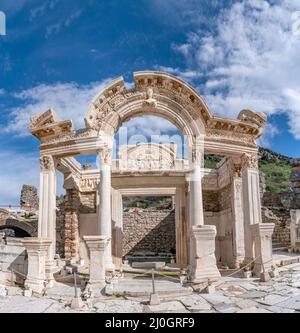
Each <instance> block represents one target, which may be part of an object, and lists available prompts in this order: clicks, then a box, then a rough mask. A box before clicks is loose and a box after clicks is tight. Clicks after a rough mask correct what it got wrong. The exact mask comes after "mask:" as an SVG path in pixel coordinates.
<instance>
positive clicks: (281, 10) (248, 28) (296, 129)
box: [172, 0, 300, 139]
mask: <svg viewBox="0 0 300 333" xmlns="http://www.w3.org/2000/svg"><path fill="white" fill-rule="evenodd" d="M299 8H300V4H299V3H298V5H297V3H296V1H291V0H278V1H276V4H273V5H272V4H271V3H270V2H268V1H262V0H259V1H258V0H251V1H246V0H244V1H240V2H236V3H235V4H233V5H232V6H231V7H230V8H229V9H225V10H223V11H222V12H220V14H219V16H218V17H217V19H216V29H215V31H214V33H211V34H210V33H207V32H204V31H203V30H200V29H199V30H197V29H195V31H193V32H191V33H189V34H188V36H187V41H186V42H185V43H183V44H179V45H173V46H172V47H173V49H175V50H176V51H177V52H179V53H181V54H182V55H183V56H184V57H185V60H186V69H185V70H184V72H195V73H203V75H204V77H205V80H203V81H201V83H198V90H199V92H200V93H201V94H202V95H204V97H205V98H206V100H207V102H208V105H209V106H210V107H211V109H212V111H213V112H214V113H217V114H222V115H227V116H231V117H235V116H236V115H237V114H238V112H239V111H240V110H241V109H243V108H251V109H254V110H255V111H261V112H265V113H266V114H267V115H273V114H277V113H279V112H285V113H286V114H287V116H288V118H289V126H290V129H291V132H292V134H293V135H294V136H295V138H297V139H300V103H299V102H300V80H299V77H300V61H299V54H300V38H299V36H297V35H296V34H294V33H293V31H292V27H293V24H294V21H293V19H292V15H293V13H294V12H295V11H296V10H299ZM178 71H179V70H178ZM192 80H193V78H192ZM194 82H196V80H195V81H194Z"/></svg>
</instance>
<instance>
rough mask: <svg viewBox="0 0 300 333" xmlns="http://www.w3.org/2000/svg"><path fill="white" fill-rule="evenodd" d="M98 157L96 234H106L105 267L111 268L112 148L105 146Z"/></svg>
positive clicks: (112, 265)
mask: <svg viewBox="0 0 300 333" xmlns="http://www.w3.org/2000/svg"><path fill="white" fill-rule="evenodd" d="M99 158H100V185H99V212H98V235H100V236H106V237H107V240H108V244H107V246H106V248H105V252H104V257H105V267H106V269H107V270H113V269H114V264H113V261H112V243H111V158H112V149H110V148H105V149H103V150H101V152H100V153H99Z"/></svg>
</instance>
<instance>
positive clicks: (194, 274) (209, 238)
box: [189, 145, 220, 284]
mask: <svg viewBox="0 0 300 333" xmlns="http://www.w3.org/2000/svg"><path fill="white" fill-rule="evenodd" d="M201 148H202V147H201V146H200V147H199V146H196V145H195V146H194V147H193V150H192V169H191V171H190V196H189V198H190V251H189V252H190V272H189V280H190V281H191V282H192V283H195V284H196V283H200V282H202V281H205V280H207V278H215V277H219V276H220V273H219V271H218V268H217V264H216V257H215V238H216V227H215V226H211V225H204V216H203V200H202V177H203V172H202V165H203V149H201Z"/></svg>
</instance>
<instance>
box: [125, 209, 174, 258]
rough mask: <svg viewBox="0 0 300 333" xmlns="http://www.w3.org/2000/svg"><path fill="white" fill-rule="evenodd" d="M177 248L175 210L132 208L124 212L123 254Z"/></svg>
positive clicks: (156, 251)
mask: <svg viewBox="0 0 300 333" xmlns="http://www.w3.org/2000/svg"><path fill="white" fill-rule="evenodd" d="M175 249H176V236H175V211H174V210H170V209H164V210H158V209H153V208H145V209H142V208H130V209H128V210H127V211H124V213H123V255H128V254H133V253H134V252H137V251H149V252H155V253H158V252H162V253H170V252H174V251H175Z"/></svg>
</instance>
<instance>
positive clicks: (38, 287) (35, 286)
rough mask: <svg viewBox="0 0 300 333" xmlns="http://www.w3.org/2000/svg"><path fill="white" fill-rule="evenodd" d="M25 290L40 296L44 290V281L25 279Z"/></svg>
mask: <svg viewBox="0 0 300 333" xmlns="http://www.w3.org/2000/svg"><path fill="white" fill-rule="evenodd" d="M24 286H25V288H26V289H30V290H32V292H33V293H36V294H42V293H43V291H44V290H45V288H46V282H45V280H38V279H32V278H27V279H26V281H25V284H24Z"/></svg>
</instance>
